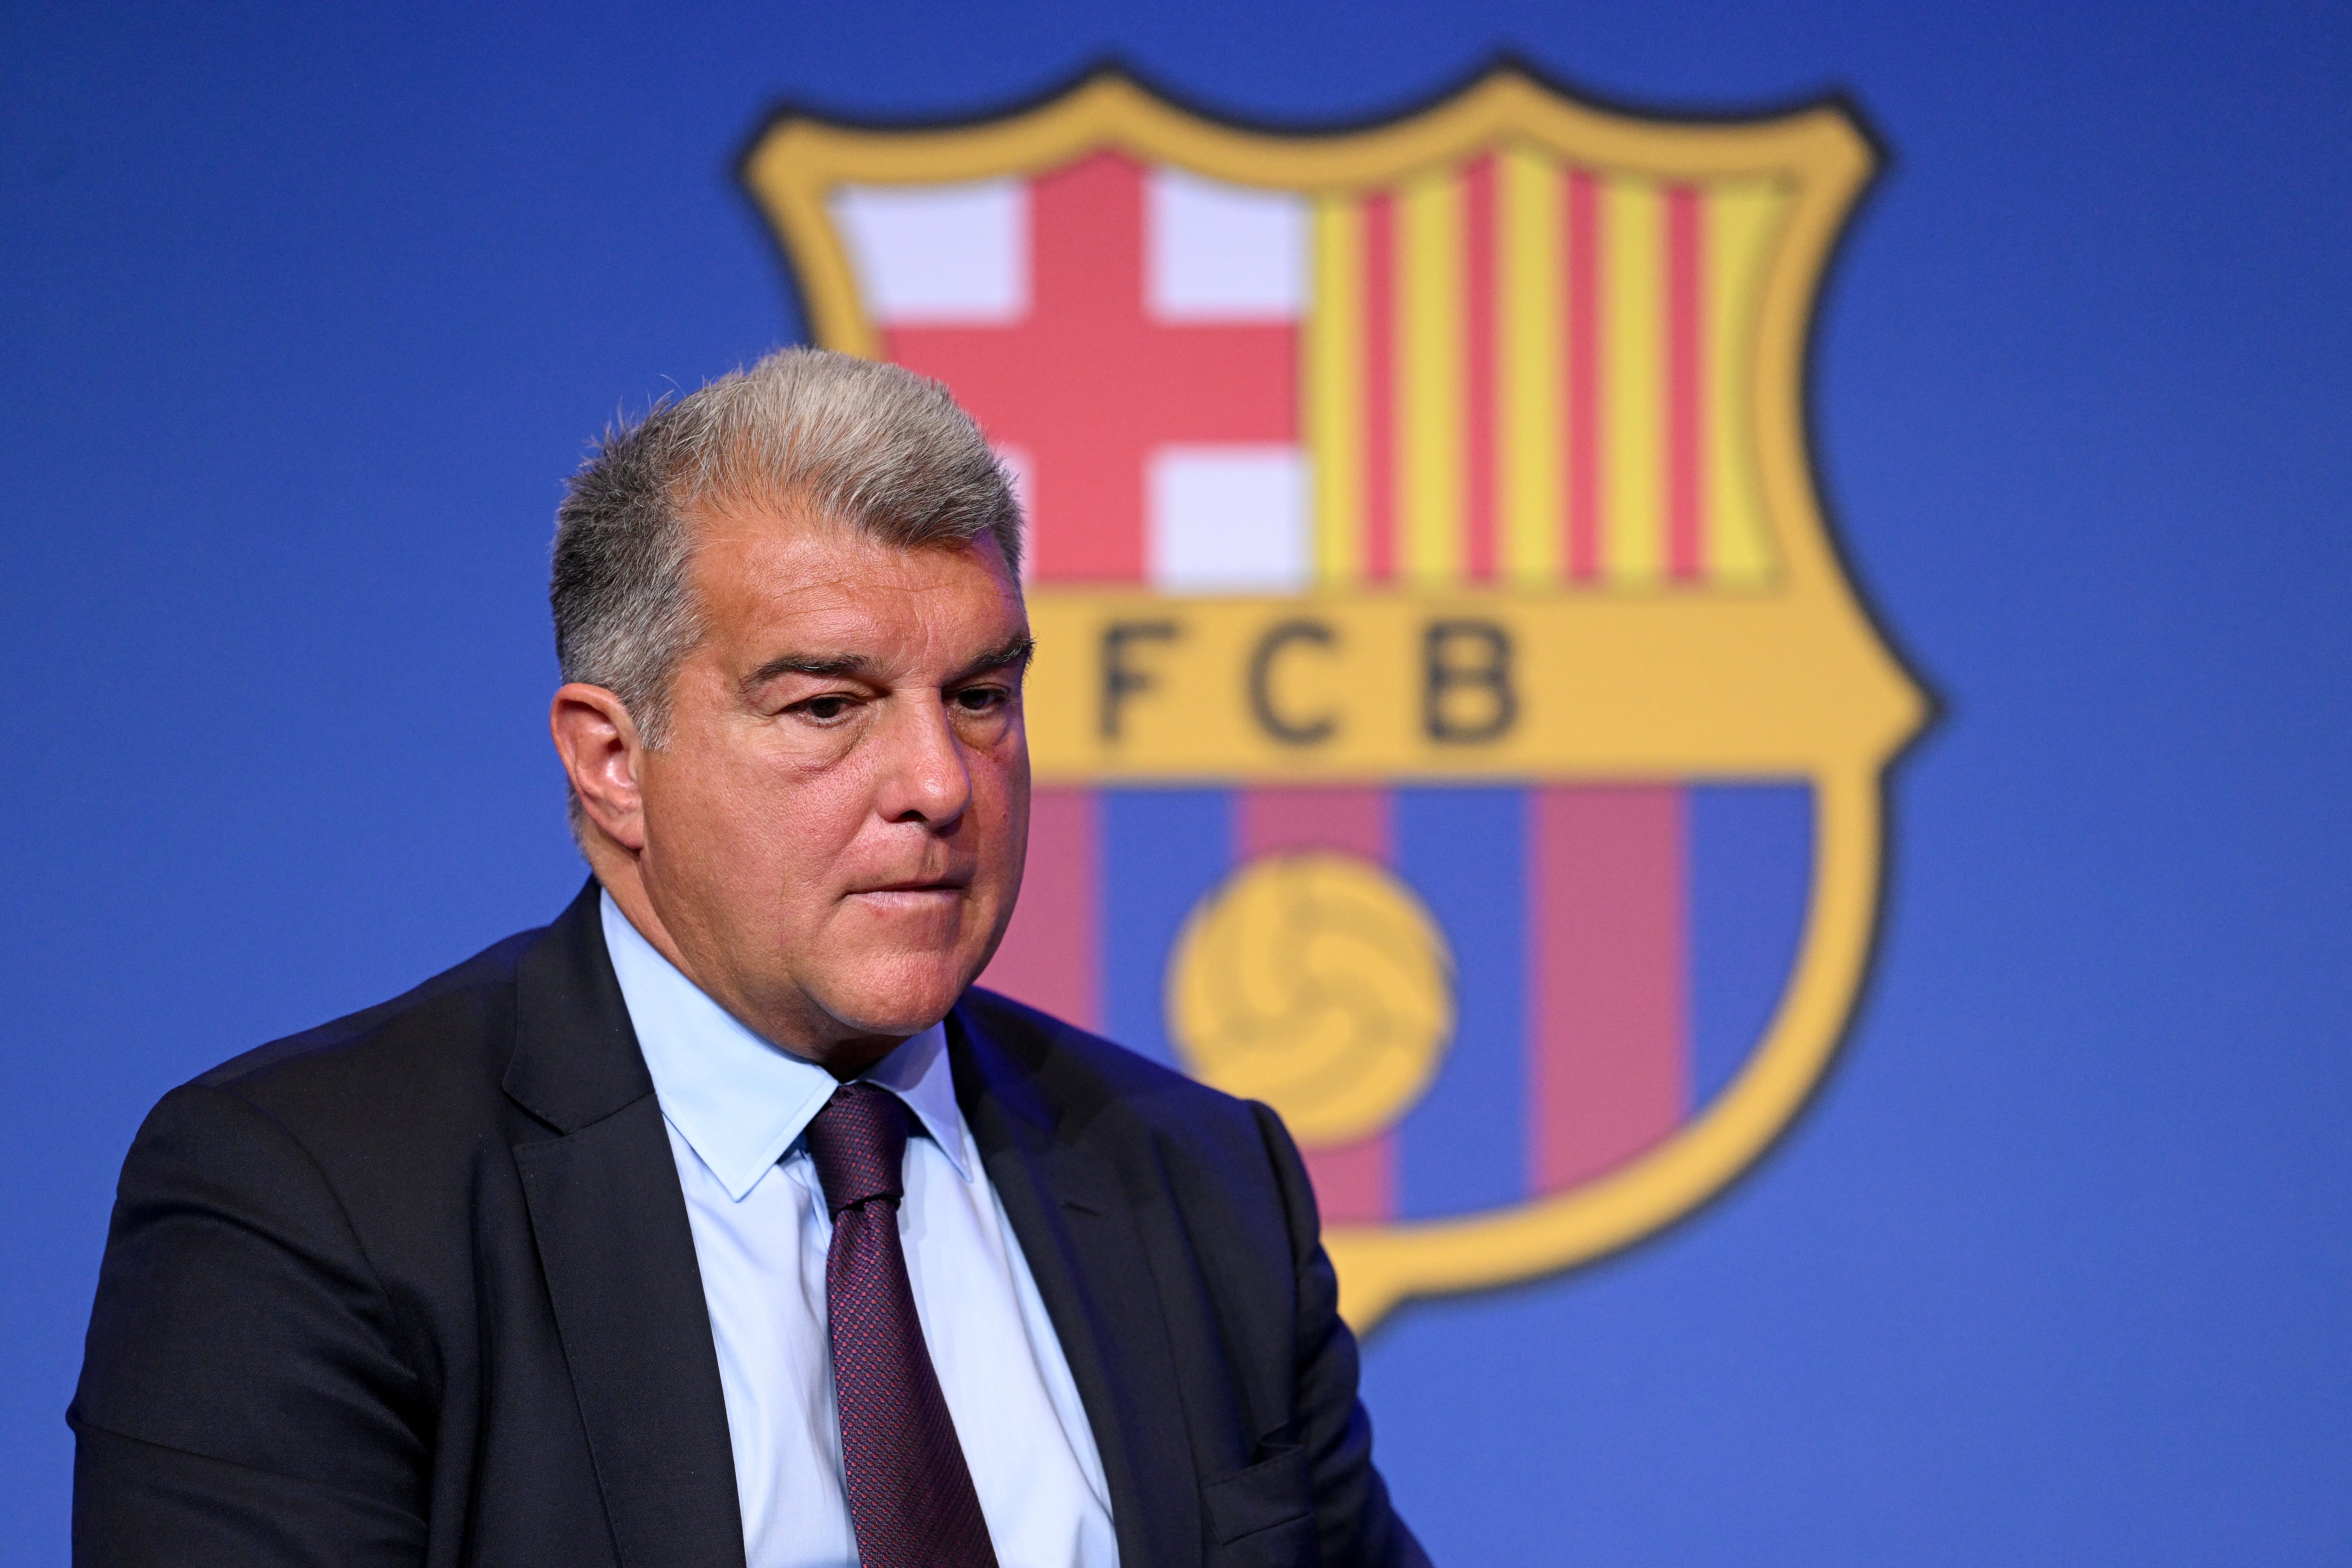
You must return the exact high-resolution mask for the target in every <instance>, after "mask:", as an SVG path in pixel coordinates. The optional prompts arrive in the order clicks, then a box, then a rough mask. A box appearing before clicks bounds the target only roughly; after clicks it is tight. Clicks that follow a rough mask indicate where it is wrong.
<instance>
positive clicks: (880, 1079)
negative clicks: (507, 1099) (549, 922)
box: [599, 893, 971, 1203]
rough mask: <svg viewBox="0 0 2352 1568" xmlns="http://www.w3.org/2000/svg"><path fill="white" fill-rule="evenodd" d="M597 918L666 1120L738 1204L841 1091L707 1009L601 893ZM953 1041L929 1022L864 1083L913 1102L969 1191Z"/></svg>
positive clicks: (823, 1074)
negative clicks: (953, 1066) (951, 1054)
mask: <svg viewBox="0 0 2352 1568" xmlns="http://www.w3.org/2000/svg"><path fill="white" fill-rule="evenodd" d="M599 908H600V910H601V911H602V913H603V916H604V948H605V951H606V952H609V953H610V954H611V955H612V960H613V973H614V977H615V978H617V979H618V980H619V981H620V983H621V997H622V1000H624V1001H625V1002H626V1003H627V1004H628V1008H629V1022H630V1023H631V1024H632V1025H633V1026H635V1029H636V1033H637V1046H638V1048H639V1049H641V1050H642V1051H644V1053H645V1058H646V1071H647V1072H649V1073H651V1074H652V1075H653V1080H654V1094H655V1096H656V1098H657V1099H658V1100H660V1101H661V1108H662V1115H663V1116H665V1117H667V1119H668V1121H669V1124H670V1125H671V1126H673V1127H675V1128H677V1131H678V1135H679V1136H680V1137H682V1138H684V1139H685V1140H686V1141H687V1142H688V1144H689V1145H690V1146H691V1147H692V1148H693V1150H694V1152H695V1153H696V1154H697V1155H698V1157H699V1158H700V1159H701V1161H702V1163H704V1164H705V1165H708V1166H709V1167H710V1173H711V1174H712V1175H714V1176H717V1177H718V1178H719V1184H720V1185H721V1186H723V1187H725V1188H726V1189H727V1195H728V1196H730V1197H731V1198H733V1199H734V1200H735V1201H736V1202H738V1203H740V1202H742V1201H743V1199H744V1197H745V1196H746V1195H747V1194H750V1192H751V1189H752V1188H753V1187H755V1186H757V1185H759V1183H760V1178H761V1176H764V1175H766V1174H767V1173H768V1170H769V1167H771V1166H772V1165H773V1164H775V1163H776V1162H777V1161H779V1160H781V1159H782V1158H783V1157H784V1154H785V1152H786V1151H787V1150H789V1149H791V1147H792V1146H793V1140H794V1139H796V1138H798V1137H799V1136H800V1135H801V1132H802V1131H803V1129H804V1128H806V1127H807V1126H808V1123H809V1118H810V1117H812V1116H814V1115H815V1114H816V1113H817V1111H818V1110H819V1109H820V1108H821V1107H822V1106H823V1105H824V1102H825V1101H826V1100H830V1099H832V1098H833V1091H834V1090H835V1089H837V1088H839V1087H840V1086H839V1085H838V1084H837V1083H836V1082H835V1080H834V1077H833V1075H832V1074H831V1073H829V1072H827V1071H825V1070H824V1068H821V1067H818V1066H817V1065H816V1064H815V1063H814V1062H807V1061H803V1060H802V1059H801V1058H798V1057H796V1056H793V1055H792V1054H791V1053H790V1052H788V1051H783V1050H780V1049H778V1048H777V1047H774V1046H772V1045H770V1044H769V1043H768V1042H767V1041H766V1040H763V1039H761V1037H759V1036H758V1035H755V1034H753V1033H752V1032H751V1030H750V1029H748V1028H746V1027H744V1026H743V1024H742V1022H741V1021H740V1019H738V1018H737V1017H736V1016H734V1015H733V1014H732V1013H730V1012H729V1011H727V1009H726V1008H724V1007H721V1006H720V1005H719V1004H718V1003H716V1002H714V1001H712V1000H711V999H710V997H709V994H707V993H705V992H704V991H703V989H702V988H701V987H700V986H698V985H697V984H695V983H694V982H693V981H691V980H688V978H687V977H686V976H685V975H684V974H683V973H679V971H678V968H677V965H676V964H674V963H670V961H669V960H668V959H667V958H665V957H663V956H662V954H661V952H660V950H659V949H657V948H656V947H655V946H654V944H653V943H651V942H647V941H646V939H645V937H644V936H643V935H641V934H640V933H639V932H638V931H637V928H636V927H635V926H633V925H631V924H630V923H629V918H628V916H626V915H625V914H623V913H622V912H621V910H620V906H619V905H617V904H615V903H614V902H613V895H612V894H610V893H604V894H602V895H601V897H600V900H599ZM947 1043H948V1042H947V1031H946V1029H945V1027H944V1026H941V1025H939V1024H933V1025H932V1026H930V1027H929V1028H928V1029H925V1030H923V1031H921V1032H920V1033H919V1034H915V1035H911V1036H909V1037H908V1038H907V1039H905V1040H903V1041H901V1042H900V1043H899V1044H898V1047H896V1048H894V1049H893V1050H892V1051H891V1052H890V1054H889V1055H888V1056H887V1057H884V1058H882V1059H881V1060H880V1061H878V1062H877V1063H875V1064H874V1066H872V1067H871V1068H867V1069H866V1072H865V1073H864V1074H863V1075H862V1076H863V1077H864V1078H866V1079H867V1080H868V1081H870V1082H873V1083H878V1084H880V1085H881V1086H882V1087H883V1088H885V1089H888V1090H889V1091H890V1092H891V1093H893V1094H895V1095H897V1096H898V1098H899V1099H900V1100H904V1101H906V1102H907V1108H908V1110H912V1111H913V1112H914V1113H915V1117H916V1119H917V1120H918V1121H920V1122H921V1123H922V1124H923V1131H925V1132H927V1133H929V1135H930V1138H931V1142H934V1143H937V1144H938V1145H939V1146H940V1152H942V1153H944V1154H945V1155H947V1157H948V1162H949V1163H950V1164H952V1165H953V1166H954V1167H955V1172H956V1174H957V1175H959V1176H961V1177H962V1178H963V1179H964V1180H965V1181H967V1182H969V1181H971V1149H970V1144H969V1142H968V1139H967V1137H966V1134H965V1131H964V1121H963V1111H962V1110H961V1108H960V1107H958V1106H957V1104H956V1099H955V1079H954V1075H953V1073H952V1071H951V1070H950V1066H949V1062H948V1052H947Z"/></svg>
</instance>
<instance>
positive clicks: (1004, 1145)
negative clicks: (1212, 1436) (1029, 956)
mask: <svg viewBox="0 0 2352 1568" xmlns="http://www.w3.org/2000/svg"><path fill="white" fill-rule="evenodd" d="M948 1038H949V1042H950V1054H951V1058H952V1060H953V1064H954V1068H955V1075H956V1094H957V1099H958V1100H959V1101H960V1102H961V1104H962V1107H963V1112H964V1118H965V1120H966V1121H968V1122H969V1123H970V1125H971V1130H972V1136H973V1138H974V1140H975V1141H976V1142H978V1143H979V1145H980V1151H981V1159H982V1163H983V1164H985V1165H986V1166H987V1169H988V1175H989V1180H990V1181H991V1182H992V1184H994V1185H995V1187H996V1191H997V1195H998V1196H999V1197H1000V1198H1002V1199H1003V1204H1004V1212H1005V1215H1006V1216H1007V1217H1008V1218H1009V1219H1011V1221H1012V1222H1013V1235H1014V1237H1016V1238H1017V1239H1018V1240H1019V1241H1020V1243H1021V1251H1022V1255H1023V1257H1024V1258H1025V1259H1026V1260H1027V1262H1028V1265H1029V1272H1030V1273H1031V1275H1032V1276H1034V1278H1035V1279H1036V1281H1037V1293H1038V1295H1039V1297H1040V1298H1042V1299H1043V1300H1044V1301H1045V1311H1046V1314H1047V1316H1049V1317H1050V1318H1052V1320H1053V1322H1054V1331H1055V1337H1056V1338H1058V1339H1059V1340H1060V1342H1061V1346H1062V1354H1063V1357H1064V1359H1066V1361H1067V1362H1068V1363H1069V1366H1070V1375H1071V1378H1072V1380H1073V1381H1074V1382H1075V1383H1076V1384H1077V1388H1078V1397H1079V1399H1080V1400H1081V1401H1082V1402H1083V1403H1084V1405H1086V1411H1087V1423H1088V1425H1089V1426H1092V1428H1093V1430H1094V1436H1095V1445H1096V1447H1097V1449H1099V1450H1100V1452H1101V1455H1102V1460H1103V1476H1104V1479H1105V1480H1106V1481H1107V1482H1108V1485H1109V1487H1110V1493H1111V1520H1112V1523H1113V1526H1114V1527H1115V1529H1116V1530H1117V1531H1118V1557H1119V1562H1120V1563H1121V1564H1122V1568H1155V1565H1156V1568H1177V1565H1180V1564H1192V1563H1199V1562H1200V1561H1201V1503H1200V1492H1199V1489H1198V1486H1197V1484H1196V1478H1195V1477H1194V1475H1193V1464H1192V1447H1191V1443H1190V1441H1189V1438H1188V1436H1187V1433H1186V1429H1185V1425H1184V1415H1183V1411H1184V1400H1183V1387H1182V1384H1181V1381H1180V1380H1179V1379H1178V1377H1177V1375H1176V1364H1175V1361H1174V1358H1173V1356H1172V1355H1171V1352H1170V1349H1169V1342H1168V1331H1167V1327H1166V1323H1165V1321H1164V1317H1163V1313H1162V1310H1161V1307H1160V1293H1159V1291H1158V1289H1157V1288H1156V1286H1155V1285H1154V1282H1153V1279H1152V1274H1151V1265H1150V1258H1148V1256H1147V1255H1146V1253H1145V1251H1144V1247H1143V1239H1142V1237H1141V1236H1140V1235H1139V1233H1138V1231H1137V1229H1136V1217H1135V1205H1134V1202H1133V1200H1132V1198H1131V1197H1130V1196H1129V1194H1128V1193H1127V1191H1126V1183H1125V1181H1124V1180H1123V1179H1122V1176H1121V1173H1120V1172H1119V1171H1118V1168H1117V1166H1115V1165H1114V1164H1113V1163H1111V1161H1110V1160H1109V1159H1108V1158H1107V1157H1106V1155H1105V1154H1104V1153H1103V1152H1101V1151H1100V1150H1099V1149H1098V1148H1097V1142H1096V1141H1090V1140H1088V1139H1087V1138H1085V1137H1084V1136H1083V1133H1084V1131H1085V1129H1084V1127H1083V1126H1081V1125H1078V1124H1077V1123H1079V1122H1080V1121H1082V1118H1081V1117H1080V1116H1078V1115H1076V1114H1066V1113H1063V1112H1061V1111H1058V1110H1056V1108H1055V1107H1054V1106H1052V1105H1051V1104H1050V1103H1049V1102H1048V1101H1047V1100H1045V1098H1044V1097H1043V1096H1042V1095H1040V1094H1039V1092H1038V1090H1037V1087H1036V1084H1035V1080H1034V1075H1033V1074H1032V1073H1031V1072H1030V1071H1028V1070H1027V1068H1026V1065H1025V1064H1024V1063H1023V1062H1022V1061H1020V1060H1019V1059H1017V1058H1015V1057H1014V1056H1013V1053H1012V1052H1011V1051H1010V1050H1009V1049H1008V1048H1007V1044H1008V1043H1007V1042H1003V1041H1000V1040H998V1039H996V1038H995V1037H992V1036H991V1035H990V1034H988V1033H987V1032H986V1031H985V1030H983V1029H982V1027H980V1026H979V1024H978V1022H977V1020H976V1019H975V1018H974V1017H973V1016H972V1015H971V1010H970V1009H968V1008H965V1007H958V1008H957V1009H956V1011H955V1012H954V1013H952V1014H950V1016H949V1025H948Z"/></svg>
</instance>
